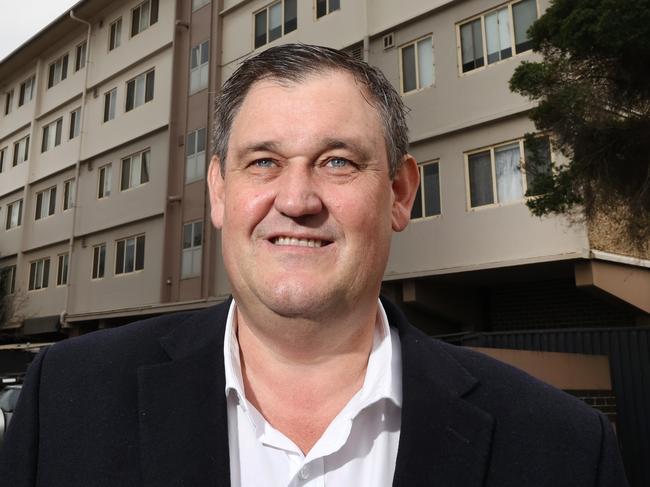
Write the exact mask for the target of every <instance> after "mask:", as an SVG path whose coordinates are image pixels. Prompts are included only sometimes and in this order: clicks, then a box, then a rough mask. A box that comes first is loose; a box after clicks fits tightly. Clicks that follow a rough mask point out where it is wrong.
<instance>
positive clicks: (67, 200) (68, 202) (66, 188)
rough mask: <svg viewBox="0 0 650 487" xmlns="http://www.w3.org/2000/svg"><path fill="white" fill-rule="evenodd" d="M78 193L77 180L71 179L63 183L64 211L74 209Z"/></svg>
mask: <svg viewBox="0 0 650 487" xmlns="http://www.w3.org/2000/svg"><path fill="white" fill-rule="evenodd" d="M75 191H76V184H75V179H74V178H70V179H66V180H65V181H63V211H66V210H70V209H72V208H73V207H74V196H75Z"/></svg>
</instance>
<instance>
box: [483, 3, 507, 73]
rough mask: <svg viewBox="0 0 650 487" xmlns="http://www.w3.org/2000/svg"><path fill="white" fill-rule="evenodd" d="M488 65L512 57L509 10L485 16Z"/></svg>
mask: <svg viewBox="0 0 650 487" xmlns="http://www.w3.org/2000/svg"><path fill="white" fill-rule="evenodd" d="M485 37H486V38H487V53H488V64H491V63H494V62H496V61H499V60H501V59H506V58H509V57H510V56H512V48H511V45H510V19H509V15H508V8H507V7H506V8H502V9H500V10H498V11H496V12H492V13H490V14H488V15H486V16H485Z"/></svg>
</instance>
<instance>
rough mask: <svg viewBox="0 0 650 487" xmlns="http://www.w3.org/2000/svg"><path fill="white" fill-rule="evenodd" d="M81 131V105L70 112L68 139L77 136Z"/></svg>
mask: <svg viewBox="0 0 650 487" xmlns="http://www.w3.org/2000/svg"><path fill="white" fill-rule="evenodd" d="M80 133H81V107H79V108H75V109H74V110H72V111H71V112H70V125H69V127H68V140H71V139H74V138H75V137H79V134H80Z"/></svg>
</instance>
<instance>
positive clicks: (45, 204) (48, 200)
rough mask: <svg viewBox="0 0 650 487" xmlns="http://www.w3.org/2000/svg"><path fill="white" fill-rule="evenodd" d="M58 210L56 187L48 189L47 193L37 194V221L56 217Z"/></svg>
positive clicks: (35, 215) (35, 217) (35, 216)
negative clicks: (52, 216) (51, 216)
mask: <svg viewBox="0 0 650 487" xmlns="http://www.w3.org/2000/svg"><path fill="white" fill-rule="evenodd" d="M55 210H56V186H52V187H51V188H47V189H46V190H45V191H40V192H38V193H36V213H35V214H34V219H35V220H40V219H41V218H45V217H46V216H50V215H54V211H55Z"/></svg>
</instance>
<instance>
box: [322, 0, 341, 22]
mask: <svg viewBox="0 0 650 487" xmlns="http://www.w3.org/2000/svg"><path fill="white" fill-rule="evenodd" d="M340 8H341V2H340V0H316V18H317V19H320V18H321V17H323V16H325V15H327V14H329V13H332V12H334V11H335V10H338V9H340Z"/></svg>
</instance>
